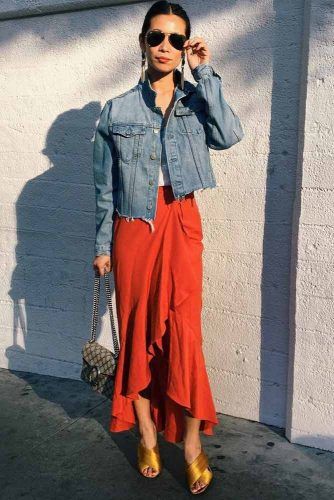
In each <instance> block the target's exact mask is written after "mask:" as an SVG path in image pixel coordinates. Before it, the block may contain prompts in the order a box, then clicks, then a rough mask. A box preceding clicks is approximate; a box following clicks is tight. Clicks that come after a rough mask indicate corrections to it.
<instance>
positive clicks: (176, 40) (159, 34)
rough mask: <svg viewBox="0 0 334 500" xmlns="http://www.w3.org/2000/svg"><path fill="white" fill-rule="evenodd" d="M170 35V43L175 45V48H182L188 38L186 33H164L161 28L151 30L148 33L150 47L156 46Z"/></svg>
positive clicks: (147, 39)
mask: <svg viewBox="0 0 334 500" xmlns="http://www.w3.org/2000/svg"><path fill="white" fill-rule="evenodd" d="M166 35H168V40H169V43H170V44H171V45H172V47H174V49H177V50H182V49H183V45H184V42H185V41H186V40H187V37H186V35H181V34H180V33H164V32H163V31H160V30H151V31H148V32H147V33H146V37H145V38H146V41H147V44H148V45H149V46H150V47H156V46H157V45H160V43H161V42H162V41H163V40H164V39H165V36H166Z"/></svg>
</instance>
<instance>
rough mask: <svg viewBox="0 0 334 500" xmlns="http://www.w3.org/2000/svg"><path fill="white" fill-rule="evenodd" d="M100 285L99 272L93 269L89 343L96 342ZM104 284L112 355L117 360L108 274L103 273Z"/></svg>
mask: <svg viewBox="0 0 334 500" xmlns="http://www.w3.org/2000/svg"><path fill="white" fill-rule="evenodd" d="M100 284H101V276H100V274H99V271H98V270H97V269H95V278H94V296H93V313H92V327H91V338H90V340H89V342H95V341H96V328H97V322H98V310H99V302H100ZM104 284H105V290H106V295H107V302H108V309H109V315H110V322H111V330H112V340H113V345H114V353H115V357H116V358H117V357H118V354H119V343H118V337H117V333H116V328H115V323H114V313H113V307H112V300H111V289H110V281H109V273H104Z"/></svg>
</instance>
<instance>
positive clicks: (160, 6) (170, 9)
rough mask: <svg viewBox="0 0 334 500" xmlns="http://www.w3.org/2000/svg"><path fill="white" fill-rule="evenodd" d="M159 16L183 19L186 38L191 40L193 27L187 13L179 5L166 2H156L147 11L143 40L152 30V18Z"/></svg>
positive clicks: (162, 0)
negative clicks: (173, 15) (171, 15)
mask: <svg viewBox="0 0 334 500" xmlns="http://www.w3.org/2000/svg"><path fill="white" fill-rule="evenodd" d="M159 14H175V15H176V16H179V17H181V18H182V19H183V20H184V21H185V23H186V37H187V39H188V38H190V32H191V26H190V20H189V17H188V15H187V13H186V11H185V10H184V9H183V7H181V5H179V4H178V3H171V2H165V1H164V0H161V1H159V2H155V3H154V4H153V5H151V7H150V8H149V10H148V11H147V13H146V16H145V19H144V22H143V26H142V29H141V36H142V37H143V38H144V37H145V35H146V32H147V31H148V30H149V29H150V24H151V19H152V17H154V16H158V15H159Z"/></svg>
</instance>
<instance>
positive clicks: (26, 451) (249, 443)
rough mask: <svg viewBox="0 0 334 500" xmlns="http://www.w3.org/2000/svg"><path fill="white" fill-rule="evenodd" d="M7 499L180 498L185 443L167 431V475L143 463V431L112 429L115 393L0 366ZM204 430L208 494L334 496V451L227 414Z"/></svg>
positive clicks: (3, 493)
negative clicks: (143, 468)
mask: <svg viewBox="0 0 334 500" xmlns="http://www.w3.org/2000/svg"><path fill="white" fill-rule="evenodd" d="M0 401H1V403H0V405H1V408H0V409H1V411H0V424H1V427H0V438H1V445H0V446H1V455H0V469H1V471H0V475H1V476H0V481H1V485H0V498H1V500H17V499H19V498H24V499H29V500H30V499H36V500H44V499H45V500H51V499H57V500H59V499H61V500H67V499H71V500H75V499H80V500H92V499H94V500H106V499H108V498H111V499H118V498H123V499H145V500H150V499H156V498H159V499H166V500H167V499H175V497H176V496H177V498H178V499H182V498H190V497H193V496H192V495H191V494H190V493H188V492H187V489H186V482H185V477H184V474H183V467H184V462H183V453H182V443H178V444H177V445H174V444H172V443H168V442H166V441H164V439H163V436H162V434H160V435H159V445H160V450H161V453H162V459H163V463H164V470H163V471H162V475H161V476H159V477H158V478H156V479H152V480H149V479H146V478H144V477H142V476H141V475H140V474H139V473H138V472H137V470H136V445H137V439H138V435H137V432H136V430H131V431H125V432H121V433H112V434H111V433H109V431H108V421H109V412H110V401H109V400H107V399H105V398H104V397H102V396H100V395H98V394H95V393H94V392H93V391H92V390H91V389H90V387H88V385H86V384H85V383H84V382H82V381H75V380H68V379H63V378H56V377H48V376H44V375H37V374H32V373H26V372H19V371H15V372H14V371H8V370H5V369H0ZM219 421H220V425H219V426H217V428H216V430H215V436H213V437H208V436H204V435H202V444H203V446H204V448H205V451H206V452H207V454H208V455H209V458H210V463H211V466H212V468H213V470H214V474H215V476H214V479H213V482H212V484H211V485H210V488H209V489H208V490H207V492H206V493H205V494H204V495H203V497H205V498H221V499H234V500H239V499H242V500H244V499H245V500H246V499H247V500H252V499H261V500H262V499H265V500H267V499H268V500H269V499H270V500H274V499H282V500H283V499H286V498H289V499H314V500H321V499H326V500H328V499H329V498H334V454H333V453H330V452H325V451H321V450H317V449H314V448H307V447H304V446H299V445H292V444H290V443H289V442H288V441H287V440H286V438H285V437H284V432H283V430H282V429H278V428H275V427H269V426H267V425H262V424H259V423H256V422H250V421H248V420H243V419H237V418H232V417H228V416H225V415H221V414H219Z"/></svg>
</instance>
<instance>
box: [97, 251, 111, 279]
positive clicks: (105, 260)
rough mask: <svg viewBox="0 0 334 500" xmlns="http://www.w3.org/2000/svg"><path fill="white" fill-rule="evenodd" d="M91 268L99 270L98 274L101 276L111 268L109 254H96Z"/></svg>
mask: <svg viewBox="0 0 334 500" xmlns="http://www.w3.org/2000/svg"><path fill="white" fill-rule="evenodd" d="M93 268H94V269H97V270H98V271H99V275H100V276H103V275H104V274H105V273H109V272H110V271H111V270H112V264H111V257H110V255H97V256H96V257H95V259H94V261H93Z"/></svg>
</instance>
